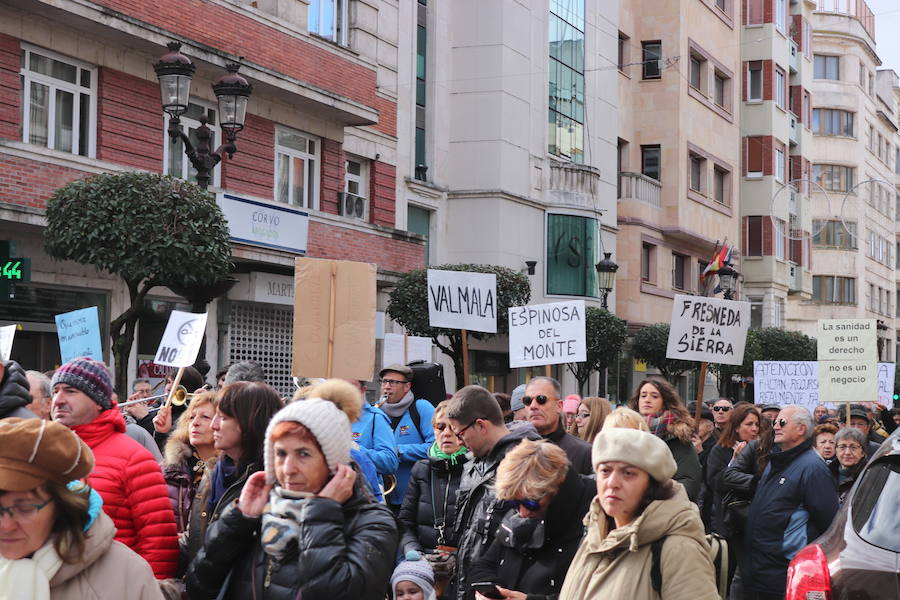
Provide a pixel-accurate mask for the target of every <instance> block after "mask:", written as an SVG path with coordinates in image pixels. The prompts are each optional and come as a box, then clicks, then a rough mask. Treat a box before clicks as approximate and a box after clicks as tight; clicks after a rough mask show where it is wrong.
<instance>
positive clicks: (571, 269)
mask: <svg viewBox="0 0 900 600" xmlns="http://www.w3.org/2000/svg"><path fill="white" fill-rule="evenodd" d="M599 238H600V227H599V225H598V223H597V220H596V219H592V218H589V217H578V216H575V215H554V214H550V215H547V293H548V294H561V295H566V296H591V297H595V296H596V295H597V277H596V274H597V271H596V270H595V269H594V265H595V264H596V263H597V261H598V260H599V259H600V251H599Z"/></svg>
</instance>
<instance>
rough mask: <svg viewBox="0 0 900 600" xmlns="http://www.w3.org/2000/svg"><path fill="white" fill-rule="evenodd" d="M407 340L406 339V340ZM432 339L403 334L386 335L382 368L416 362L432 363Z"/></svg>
mask: <svg viewBox="0 0 900 600" xmlns="http://www.w3.org/2000/svg"><path fill="white" fill-rule="evenodd" d="M404 338H405V339H404ZM431 345H432V344H431V338H427V337H418V336H414V335H406V336H404V335H403V334H402V333H386V334H384V349H383V351H382V353H381V354H382V360H381V362H382V367H387V366H390V365H405V364H407V363H410V362H412V361H414V360H424V361H426V362H431Z"/></svg>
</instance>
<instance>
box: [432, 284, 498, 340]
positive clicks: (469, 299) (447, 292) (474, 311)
mask: <svg viewBox="0 0 900 600" xmlns="http://www.w3.org/2000/svg"><path fill="white" fill-rule="evenodd" d="M428 323H429V325H431V326H432V327H446V328H448V329H468V330H469V331H483V332H485V333H497V276H496V275H494V274H493V273H469V272H467V271H438V270H436V269H428Z"/></svg>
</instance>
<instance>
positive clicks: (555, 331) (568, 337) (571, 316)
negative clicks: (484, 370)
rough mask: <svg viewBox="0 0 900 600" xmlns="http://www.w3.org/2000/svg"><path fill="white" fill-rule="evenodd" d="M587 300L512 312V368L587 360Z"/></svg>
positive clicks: (531, 307) (538, 306) (510, 359)
mask: <svg viewBox="0 0 900 600" xmlns="http://www.w3.org/2000/svg"><path fill="white" fill-rule="evenodd" d="M584 317H585V315H584V300H573V301H571V302H555V303H553V304H535V305H533V306H517V307H514V308H510V309H509V366H510V367H512V368H514V369H515V368H517V367H533V366H539V365H557V364H562V363H570V362H584V361H585V360H587V344H586V343H585V318H584Z"/></svg>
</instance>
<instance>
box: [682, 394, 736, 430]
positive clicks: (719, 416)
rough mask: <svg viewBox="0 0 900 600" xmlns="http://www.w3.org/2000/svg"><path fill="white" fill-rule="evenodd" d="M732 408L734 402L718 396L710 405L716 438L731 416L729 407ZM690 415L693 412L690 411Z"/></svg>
mask: <svg viewBox="0 0 900 600" xmlns="http://www.w3.org/2000/svg"><path fill="white" fill-rule="evenodd" d="M733 408H734V403H733V402H732V401H731V400H729V399H728V398H719V399H718V400H716V401H715V402H714V403H713V405H712V414H713V425H715V427H716V434H715V436H716V439H718V438H719V436H720V435H721V434H722V430H723V429H725V425H727V424H728V419H730V418H731V409H733ZM691 414H692V415H693V414H694V413H691Z"/></svg>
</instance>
